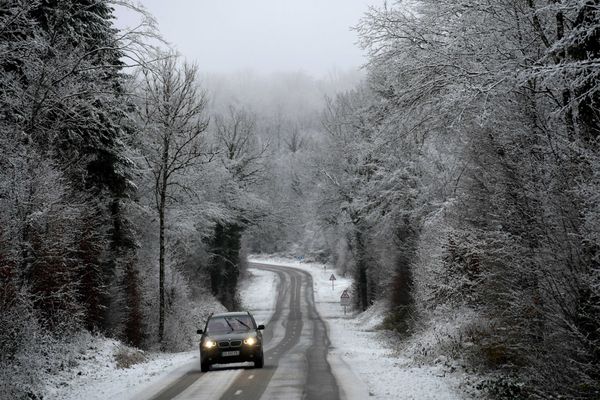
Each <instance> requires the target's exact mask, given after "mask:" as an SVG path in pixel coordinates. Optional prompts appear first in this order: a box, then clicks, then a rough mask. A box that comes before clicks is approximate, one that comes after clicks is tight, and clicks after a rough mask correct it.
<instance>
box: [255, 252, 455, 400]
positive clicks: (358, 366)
mask: <svg viewBox="0 0 600 400" xmlns="http://www.w3.org/2000/svg"><path fill="white" fill-rule="evenodd" d="M249 261H251V262H258V263H264V264H273V265H281V266H289V267H293V268H298V269H302V270H305V271H307V272H309V273H310V274H311V275H312V277H313V285H314V291H315V302H316V305H317V309H318V311H319V314H320V315H321V317H322V318H323V319H324V320H325V322H326V323H327V325H328V328H329V338H330V340H331V344H332V350H331V351H330V353H331V354H330V356H332V357H339V358H340V359H341V360H342V361H343V364H345V365H348V366H350V368H351V369H352V371H353V373H354V375H356V376H358V377H359V378H360V379H361V380H362V381H363V382H364V383H365V384H366V385H367V387H368V393H369V396H370V397H372V398H375V399H382V400H392V399H394V400H408V399H415V400H416V399H419V400H433V399H436V400H438V399H439V400H458V399H463V398H466V397H467V396H466V395H465V394H462V393H461V391H460V390H459V389H458V387H459V386H460V384H461V378H460V377H459V376H453V375H445V372H444V371H443V370H442V369H439V368H437V367H434V366H417V365H416V363H414V362H413V360H411V359H409V358H406V357H404V356H402V354H399V352H398V350H397V346H394V343H393V337H391V336H386V334H385V332H382V331H377V330H376V327H377V325H379V324H380V323H381V322H382V320H383V313H384V310H385V306H384V304H382V303H378V304H376V305H374V306H373V307H371V308H370V309H369V310H367V311H366V312H364V313H359V314H356V313H353V314H350V313H349V314H348V315H346V316H344V312H343V308H342V307H341V306H340V303H339V301H340V296H341V293H342V292H343V290H344V289H348V288H350V286H351V284H352V280H351V279H349V278H347V277H341V276H338V275H337V274H336V273H335V272H334V271H332V270H331V268H330V267H328V266H327V268H324V265H323V264H314V263H302V262H299V261H293V260H290V259H282V258H273V257H260V256H253V257H250V258H249ZM332 273H334V274H335V276H336V278H337V279H336V280H335V282H334V288H333V290H332V287H331V282H330V280H329V278H330V276H331V274H332ZM332 368H333V370H334V373H335V374H336V377H338V379H341V380H342V386H345V385H354V386H356V382H348V379H345V378H344V377H345V376H347V374H343V373H340V372H337V373H336V369H338V368H340V365H339V364H338V363H332ZM347 394H348V396H347V397H349V398H351V397H354V398H360V397H359V396H356V395H355V396H351V395H352V393H347Z"/></svg>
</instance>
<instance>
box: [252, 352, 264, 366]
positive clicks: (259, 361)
mask: <svg viewBox="0 0 600 400" xmlns="http://www.w3.org/2000/svg"><path fill="white" fill-rule="evenodd" d="M264 364H265V358H264V356H263V355H262V353H261V355H260V357H258V358H257V359H256V361H254V368H262V367H263V366H264Z"/></svg>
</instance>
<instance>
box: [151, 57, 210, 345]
mask: <svg viewBox="0 0 600 400" xmlns="http://www.w3.org/2000/svg"><path fill="white" fill-rule="evenodd" d="M142 75H143V88H142V94H141V96H142V104H141V107H140V114H141V115H140V117H141V122H142V124H143V131H144V134H145V138H144V140H146V142H147V143H145V144H143V147H144V148H145V150H144V152H145V154H144V158H145V160H146V163H147V165H148V168H149V169H150V171H151V173H152V176H153V182H154V185H153V191H154V200H155V209H156V212H157V213H158V219H159V297H160V298H159V341H160V342H161V343H162V341H163V337H164V324H165V248H166V238H165V227H166V219H165V213H166V211H167V209H168V206H169V204H170V203H171V202H173V201H176V196H177V194H178V193H189V192H190V191H191V189H190V188H189V187H188V186H187V185H186V184H185V182H184V179H182V178H183V177H184V174H186V173H189V171H190V170H191V169H193V168H194V167H196V166H198V165H200V164H202V163H204V162H207V158H210V156H209V154H210V152H209V151H206V149H205V147H203V140H202V139H203V133H204V132H205V131H206V129H207V127H208V118H207V117H206V116H205V113H204V111H205V108H206V104H207V98H206V93H205V92H204V91H202V90H201V89H200V88H199V87H198V84H197V67H196V66H195V65H189V64H187V63H184V64H183V65H180V64H179V61H178V58H177V57H176V56H174V55H173V54H169V57H159V61H157V62H156V63H155V64H154V65H153V66H152V68H144V69H143V70H142Z"/></svg>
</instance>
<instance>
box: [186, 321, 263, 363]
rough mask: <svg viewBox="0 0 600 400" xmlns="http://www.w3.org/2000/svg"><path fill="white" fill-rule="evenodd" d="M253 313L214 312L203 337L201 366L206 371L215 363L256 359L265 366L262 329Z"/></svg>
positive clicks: (255, 360) (199, 330) (201, 331)
mask: <svg viewBox="0 0 600 400" xmlns="http://www.w3.org/2000/svg"><path fill="white" fill-rule="evenodd" d="M263 329H265V326H264V325H256V321H255V320H254V317H253V316H252V314H250V313H249V312H248V311H244V312H228V313H220V314H212V315H210V317H209V318H208V320H207V321H206V326H205V327H204V329H198V331H197V332H198V334H199V335H202V336H201V337H200V369H201V371H202V372H207V371H208V370H209V369H210V367H211V365H213V364H230V363H239V362H254V367H255V368H262V367H263V365H264V355H263V345H262V344H263V343H262V340H263V339H262V333H261V330H263Z"/></svg>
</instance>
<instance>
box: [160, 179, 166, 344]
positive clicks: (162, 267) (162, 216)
mask: <svg viewBox="0 0 600 400" xmlns="http://www.w3.org/2000/svg"><path fill="white" fill-rule="evenodd" d="M165 197H166V196H165V190H164V188H163V189H162V190H161V195H160V206H159V210H158V218H159V228H158V229H159V245H158V247H159V256H158V291H159V300H158V302H159V311H158V341H159V343H162V342H163V337H164V332H165V202H164V200H165Z"/></svg>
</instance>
